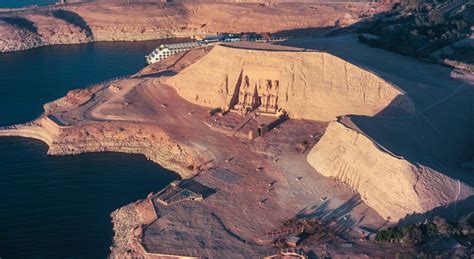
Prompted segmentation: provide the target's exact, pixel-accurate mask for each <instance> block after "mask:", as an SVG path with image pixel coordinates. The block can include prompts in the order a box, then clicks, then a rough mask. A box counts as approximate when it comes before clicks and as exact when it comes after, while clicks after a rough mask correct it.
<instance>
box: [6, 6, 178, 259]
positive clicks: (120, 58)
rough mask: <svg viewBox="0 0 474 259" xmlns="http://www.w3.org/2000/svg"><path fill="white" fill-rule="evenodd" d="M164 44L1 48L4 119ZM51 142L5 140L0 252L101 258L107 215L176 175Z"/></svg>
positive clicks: (25, 116)
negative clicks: (51, 148)
mask: <svg viewBox="0 0 474 259" xmlns="http://www.w3.org/2000/svg"><path fill="white" fill-rule="evenodd" d="M0 1H1V0H0ZM157 44H159V42H141V43H94V44H86V45H68V46H53V47H45V48H39V49H33V50H28V51H23V52H16V53H7V54H0V125H7V124H13V123H20V122H24V121H28V120H31V119H33V118H35V117H36V116H38V115H39V114H40V113H41V111H42V105H43V103H45V102H48V101H51V100H54V99H56V98H58V97H61V96H63V95H64V94H65V93H66V92H67V91H68V90H70V89H73V88H78V87H83V86H86V85H89V84H91V83H95V82H99V81H102V80H106V79H109V78H112V77H116V76H122V75H127V74H132V73H134V72H136V71H137V70H139V69H140V68H141V67H142V66H143V62H144V61H143V56H144V55H145V54H146V53H147V52H149V51H150V50H152V49H153V48H154V47H155V46H156V45H157ZM46 152H47V146H46V145H45V144H44V143H42V142H39V141H36V140H31V139H24V138H5V137H4V138H0V257H1V258H2V259H4V258H66V257H67V258H104V257H106V256H107V254H108V251H109V246H110V245H111V240H112V224H111V222H110V220H111V218H110V216H109V215H110V213H111V212H112V211H113V210H115V209H116V208H119V207H121V206H123V205H126V204H128V203H130V202H133V201H135V200H138V199H141V198H144V197H146V195H147V194H148V193H150V192H152V191H157V190H159V189H161V188H162V187H163V186H165V185H166V184H168V183H169V182H171V181H172V180H174V179H176V178H177V175H176V174H173V173H171V172H169V171H166V170H164V169H163V168H161V167H159V166H157V165H155V164H153V163H152V162H149V161H147V160H145V159H144V158H143V157H142V156H138V155H125V154H116V153H97V154H84V155H79V156H66V157H50V156H47V155H46Z"/></svg>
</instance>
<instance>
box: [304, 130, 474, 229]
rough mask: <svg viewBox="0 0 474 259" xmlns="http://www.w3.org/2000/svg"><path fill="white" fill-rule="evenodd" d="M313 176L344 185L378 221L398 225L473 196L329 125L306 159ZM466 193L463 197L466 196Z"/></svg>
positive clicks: (358, 135)
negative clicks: (381, 219) (359, 195)
mask: <svg viewBox="0 0 474 259" xmlns="http://www.w3.org/2000/svg"><path fill="white" fill-rule="evenodd" d="M308 162H309V163H310V164H311V165H312V166H313V167H314V168H316V170H317V171H318V172H319V173H321V174H323V175H325V176H331V177H334V178H336V179H337V180H340V181H342V182H344V183H346V184H347V185H348V186H349V187H350V188H352V189H354V190H356V191H357V192H359V193H360V194H361V196H362V199H363V200H364V201H365V202H366V203H367V205H369V206H370V207H372V208H373V209H375V210H376V211H377V212H378V213H379V214H380V215H381V216H382V217H384V218H390V219H391V220H398V219H400V218H403V217H405V216H406V214H410V213H413V212H416V213H422V212H425V211H428V210H431V209H433V208H434V207H437V206H439V205H442V204H447V203H450V202H453V201H456V200H457V199H459V198H461V199H463V198H465V197H467V196H468V195H469V193H471V194H472V192H470V191H469V188H468V187H467V186H465V185H462V186H461V185H460V184H459V185H458V183H457V182H456V181H455V180H453V179H452V178H450V177H448V176H445V175H443V174H440V173H438V172H436V171H434V170H431V169H429V168H427V167H425V166H422V165H414V164H411V163H410V162H408V161H407V160H405V159H403V158H398V157H395V156H393V155H392V154H390V153H388V152H387V151H384V150H383V149H382V148H381V147H380V146H377V145H376V144H375V143H374V142H373V141H372V140H370V139H369V138H368V137H366V136H365V135H364V134H362V133H360V132H357V131H355V130H353V129H349V128H347V127H346V126H344V125H343V124H341V123H339V122H332V123H330V124H329V126H328V128H327V129H326V133H325V135H324V136H323V138H322V139H321V140H320V141H319V142H318V143H317V144H316V146H315V147H314V148H313V149H312V150H311V152H310V153H309V155H308ZM465 190H466V191H465Z"/></svg>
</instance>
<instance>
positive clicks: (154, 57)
mask: <svg viewBox="0 0 474 259" xmlns="http://www.w3.org/2000/svg"><path fill="white" fill-rule="evenodd" d="M199 46H200V44H199V42H183V43H173V44H162V45H160V46H159V47H158V48H156V49H155V50H154V51H153V52H152V53H150V54H148V55H147V56H145V58H146V62H147V63H148V64H153V63H155V62H158V61H161V60H163V59H165V58H167V57H169V56H172V55H174V54H176V53H180V52H183V51H187V50H189V49H192V48H195V47H199Z"/></svg>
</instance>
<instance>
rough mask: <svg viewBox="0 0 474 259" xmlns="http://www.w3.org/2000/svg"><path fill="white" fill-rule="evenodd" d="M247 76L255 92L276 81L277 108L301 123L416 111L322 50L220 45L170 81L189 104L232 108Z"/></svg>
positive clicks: (377, 79)
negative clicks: (267, 48) (256, 48)
mask: <svg viewBox="0 0 474 259" xmlns="http://www.w3.org/2000/svg"><path fill="white" fill-rule="evenodd" d="M209 68H212V69H209ZM245 78H247V79H248V82H249V84H250V89H249V91H250V92H251V94H253V93H255V92H257V93H262V92H266V91H267V88H268V86H267V81H268V80H271V81H272V84H274V85H273V87H274V88H276V87H278V89H274V90H273V92H274V93H275V94H276V95H277V99H276V102H277V105H278V107H279V108H282V109H284V110H286V111H288V112H289V114H290V117H292V118H296V119H313V120H323V121H330V120H333V119H335V118H336V117H337V116H341V115H346V114H359V115H370V116H372V115H375V114H377V113H380V112H382V111H384V110H385V109H388V108H391V109H398V110H400V111H403V112H405V113H407V112H408V113H409V112H412V111H413V109H414V107H413V104H412V103H411V101H410V100H409V99H408V98H406V97H405V96H404V95H403V92H402V91H400V90H399V89H398V88H396V87H395V86H393V85H392V84H390V83H389V82H386V81H385V80H383V79H381V78H380V77H378V76H377V75H375V74H373V73H371V72H369V71H366V70H364V69H362V68H360V67H357V66H355V65H353V64H351V63H349V62H347V61H344V60H342V59H340V58H338V57H335V56H333V55H331V54H328V53H322V52H305V51H262V50H251V49H237V48H232V47H225V46H216V47H214V48H213V49H212V50H211V52H210V53H209V54H207V55H206V56H204V57H203V58H202V59H200V60H198V61H197V62H196V63H194V64H193V65H191V66H189V67H188V68H186V69H184V70H183V71H181V72H180V73H179V74H178V75H176V76H173V77H171V78H170V79H168V81H167V82H168V83H169V84H170V85H172V86H174V87H175V88H176V89H177V90H178V92H179V94H180V95H181V96H182V97H184V98H185V99H187V100H188V101H189V102H193V103H196V104H199V105H204V106H209V107H223V108H224V109H228V108H229V106H230V105H231V103H232V98H233V97H234V96H235V94H236V91H237V92H238V91H242V89H238V87H239V85H240V84H242V83H241V81H242V80H245ZM259 95H262V94H259Z"/></svg>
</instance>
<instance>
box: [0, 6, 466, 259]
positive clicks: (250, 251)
mask: <svg viewBox="0 0 474 259" xmlns="http://www.w3.org/2000/svg"><path fill="white" fill-rule="evenodd" d="M94 5H96V6H94V8H91V6H90V5H89V4H85V5H71V6H69V7H64V8H63V7H62V9H56V8H59V7H53V8H52V9H47V10H48V11H47V12H49V13H48V14H47V15H46V14H44V13H42V14H38V13H37V12H46V11H45V10H43V9H38V10H40V11H38V10H36V11H31V10H28V9H26V10H22V11H15V12H14V13H10V15H13V16H15V17H17V18H14V20H13V21H17V22H18V21H19V20H18V19H25V20H29V21H34V24H35V28H36V29H35V30H37V33H36V34H35V33H34V32H32V31H30V32H27V31H28V29H25V28H18V23H17V24H13V22H12V20H11V19H5V18H4V19H3V22H1V23H0V35H11V37H10V38H4V37H3V38H2V40H0V49H1V50H2V51H13V50H19V49H26V48H31V47H34V46H40V45H48V44H63V43H75V42H86V41H91V40H139V39H151V38H160V37H169V36H189V35H191V34H193V35H194V34H196V33H198V32H200V33H209V32H218V31H229V32H231V31H241V30H243V28H246V29H248V30H250V31H259V28H261V27H264V28H265V29H266V30H270V31H280V30H287V29H290V28H291V29H295V28H308V27H313V26H318V27H321V26H329V27H331V26H333V25H334V23H336V22H337V21H338V22H339V23H341V22H343V20H341V19H343V18H341V17H346V18H344V19H348V20H350V19H352V18H349V17H354V16H352V15H339V14H340V13H339V12H345V13H347V14H350V12H349V11H348V9H347V8H348V6H345V7H344V8H343V7H340V6H339V7H336V6H331V5H328V6H327V5H318V7H317V8H316V9H312V8H304V10H302V9H301V8H303V6H305V5H308V4H307V3H301V6H300V5H292V7H291V8H289V6H288V5H286V4H284V3H283V4H279V5H275V6H272V7H268V8H267V7H265V5H263V6H262V5H259V4H242V5H232V4H229V3H225V4H223V3H220V4H216V3H212V4H211V3H206V4H203V5H195V4H191V3H189V2H186V1H185V2H184V3H180V4H179V5H177V6H174V7H173V8H172V9H171V8H169V7H168V5H166V4H160V5H158V6H159V8H161V9H160V10H163V12H167V13H168V14H169V15H165V14H164V13H163V15H162V17H166V19H165V18H161V16H156V17H155V15H156V9H150V11H149V12H148V10H149V9H148V6H147V5H145V4H144V5H136V9H133V10H132V12H136V13H140V14H141V15H134V14H127V17H128V18H127V17H125V16H124V17H118V18H117V20H120V21H123V20H127V19H132V18H133V19H139V20H138V21H137V23H140V21H142V20H140V19H143V21H142V22H143V24H148V23H147V22H148V21H153V22H152V23H149V24H157V23H162V24H161V25H160V26H159V27H156V28H154V29H150V28H151V27H148V25H143V26H142V25H140V26H138V27H133V28H132V27H127V26H129V25H126V24H127V23H126V22H124V23H121V24H117V23H114V25H113V26H115V27H114V28H113V29H112V28H111V27H110V26H112V25H104V23H103V21H101V19H100V18H98V17H101V15H106V14H107V13H109V11H110V10H116V9H117V10H120V8H129V7H123V6H122V4H110V3H107V4H103V3H94ZM329 6H331V7H329ZM367 6H368V5H367V4H364V5H362V4H361V5H358V4H354V5H353V6H351V8H362V7H364V8H365V7H367ZM369 6H370V5H369ZM96 7H97V8H96ZM99 7H100V8H99ZM178 7H179V8H178ZM223 7H226V8H223ZM287 7H288V8H287ZM280 8H283V9H280ZM318 8H334V9H333V10H334V12H327V13H326V14H323V13H324V12H323V13H320V14H321V15H329V13H330V15H329V16H330V17H328V18H327V19H322V18H321V17H316V16H314V13H313V12H317V13H319V12H321V9H318ZM340 8H343V10H342V9H340ZM60 10H61V11H60ZM359 11H360V10H358V12H359ZM72 12H74V13H75V14H71V13H72ZM275 12H276V13H278V12H285V17H287V19H281V18H277V16H275V15H274V14H275ZM118 13H121V12H118ZM237 13H239V14H245V15H237ZM49 14H51V15H49ZM214 14H216V16H215V17H214V16H213V15H214ZM71 15H73V16H74V17H76V18H78V16H80V17H81V19H83V20H84V21H87V27H84V26H82V27H81V26H80V24H82V22H81V21H82V20H81V19H79V18H78V19H75V20H73V22H72V24H71V21H72V20H70V17H71ZM76 15H77V16H76ZM114 15H116V14H114ZM123 15H125V14H123ZM267 15H268V16H267ZM152 16H154V18H151V17H152ZM18 17H21V18H18ZM61 17H63V18H61ZM64 17H66V18H64ZM137 17H140V18H137ZM183 17H185V18H183ZM217 17H219V19H218V18H217ZM231 17H238V19H236V20H234V21H233V22H232V23H229V22H228V21H229V19H231ZM267 17H272V18H267ZM335 17H339V18H337V19H336V18H335ZM15 19H16V20H15ZM39 20H44V23H41V22H39ZM50 20H54V21H56V22H58V23H61V24H63V25H64V26H65V27H64V28H69V29H71V31H69V32H68V33H67V34H68V35H69V36H68V37H69V38H64V37H62V36H61V33H56V34H54V35H50V36H45V35H46V34H45V33H44V32H45V30H47V26H46V24H49V22H50ZM257 20H258V21H261V22H262V23H265V24H264V25H262V24H261V23H256V21H257ZM348 20H344V21H346V22H348ZM21 24H25V23H21ZM163 24H165V25H163ZM20 26H21V25H20ZM61 26H62V25H61ZM252 26H253V27H252ZM269 28H270V29H269ZM5 30H10V31H8V32H5ZM16 30H18V31H16ZM20 31H21V33H26V34H25V35H27V36H26V37H22V36H21V35H23V34H21V35H20V34H19V33H20ZM313 32H314V31H313ZM15 35H16V36H15ZM18 35H20V36H21V37H20V38H21V39H22V41H21V43H22V44H20V45H17V43H18V42H19V41H18V39H19V38H18V37H19V36H18ZM17 36H18V37H17ZM32 39H38V41H35V40H32ZM472 100H474V88H473V85H472V82H471V81H469V80H468V79H466V78H465V77H462V78H459V77H457V76H456V71H453V70H452V69H450V68H447V67H442V66H439V65H434V64H429V63H425V62H421V61H418V60H415V59H413V58H410V57H406V56H401V55H399V54H395V53H391V52H388V51H386V50H382V49H375V48H372V47H369V46H367V45H363V44H361V43H359V42H358V41H357V36H356V35H354V34H350V33H349V34H343V35H338V36H333V37H325V38H314V37H299V38H294V39H289V40H287V41H285V42H283V43H279V44H270V43H256V42H233V43H222V44H216V45H203V46H199V47H196V48H192V49H190V50H188V51H185V52H181V53H178V54H176V55H173V56H171V57H169V58H166V59H164V60H162V61H159V62H157V63H154V64H151V65H149V66H146V67H145V68H143V69H142V70H141V71H137V73H136V74H134V75H132V76H130V77H127V78H124V79H118V80H112V81H107V82H102V83H99V84H97V85H94V86H92V87H89V88H86V89H77V90H72V91H70V92H69V93H67V95H66V96H64V97H63V98H60V99H58V100H55V101H52V102H50V103H47V104H45V105H44V113H43V114H42V115H41V116H40V117H39V118H37V119H35V120H33V121H31V122H27V123H24V124H19V125H12V126H8V127H3V128H0V136H22V137H28V138H35V139H39V140H42V141H44V142H45V143H47V144H48V146H49V150H48V154H50V155H73V154H80V153H86V152H108V151H113V152H124V153H134V154H143V155H144V156H146V157H147V158H148V159H150V160H152V161H154V162H156V163H158V164H160V165H161V166H163V167H165V168H167V169H170V170H173V171H175V172H176V173H178V174H179V175H180V176H181V178H182V179H181V180H180V181H175V182H173V183H171V184H170V185H168V186H167V187H166V188H165V189H163V190H156V192H153V193H150V194H149V195H148V197H143V199H142V200H139V201H137V202H135V203H132V204H129V205H127V206H124V207H122V208H119V209H117V210H116V211H114V212H113V213H112V219H113V224H114V232H115V236H114V243H113V245H112V247H111V254H110V257H111V258H122V257H125V256H129V257H133V258H139V257H145V258H160V257H166V258H168V257H183V258H200V257H208V258H258V257H265V256H268V258H274V257H272V256H283V255H287V256H293V257H295V258H298V257H299V258H306V256H307V255H308V254H309V255H316V256H318V257H319V256H321V257H322V256H336V257H337V256H349V257H351V258H356V257H365V256H369V257H395V256H398V255H400V253H407V254H413V255H416V254H418V253H419V252H420V250H419V249H418V247H416V246H410V245H405V244H403V242H395V241H399V240H398V239H397V238H391V239H390V242H376V241H374V237H375V236H376V235H377V236H378V239H380V240H381V239H382V238H381V235H378V233H379V231H380V230H382V229H385V228H387V227H390V226H394V225H396V224H397V223H399V224H410V223H417V222H420V221H422V220H431V219H432V217H431V216H432V215H431V214H435V215H452V214H456V216H461V215H472V208H473V206H474V200H473V194H474V189H473V187H472V186H474V178H473V176H472V169H473V167H472V165H473V161H472V158H473V157H474V156H473V155H474V154H473V153H472V151H473V150H472V145H473V144H474V142H473V139H474V116H472V115H473V114H474V112H473V111H474V110H473V104H472ZM130 173H133V172H130ZM429 224H431V223H429ZM418 226H420V225H418ZM421 226H422V227H423V226H425V225H421ZM380 240H379V241H380ZM458 248H459V249H464V250H462V251H464V252H465V253H470V251H471V252H472V246H471V247H469V246H468V245H464V244H462V245H460V246H458V247H457V248H456V249H458ZM469 249H470V250H469Z"/></svg>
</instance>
